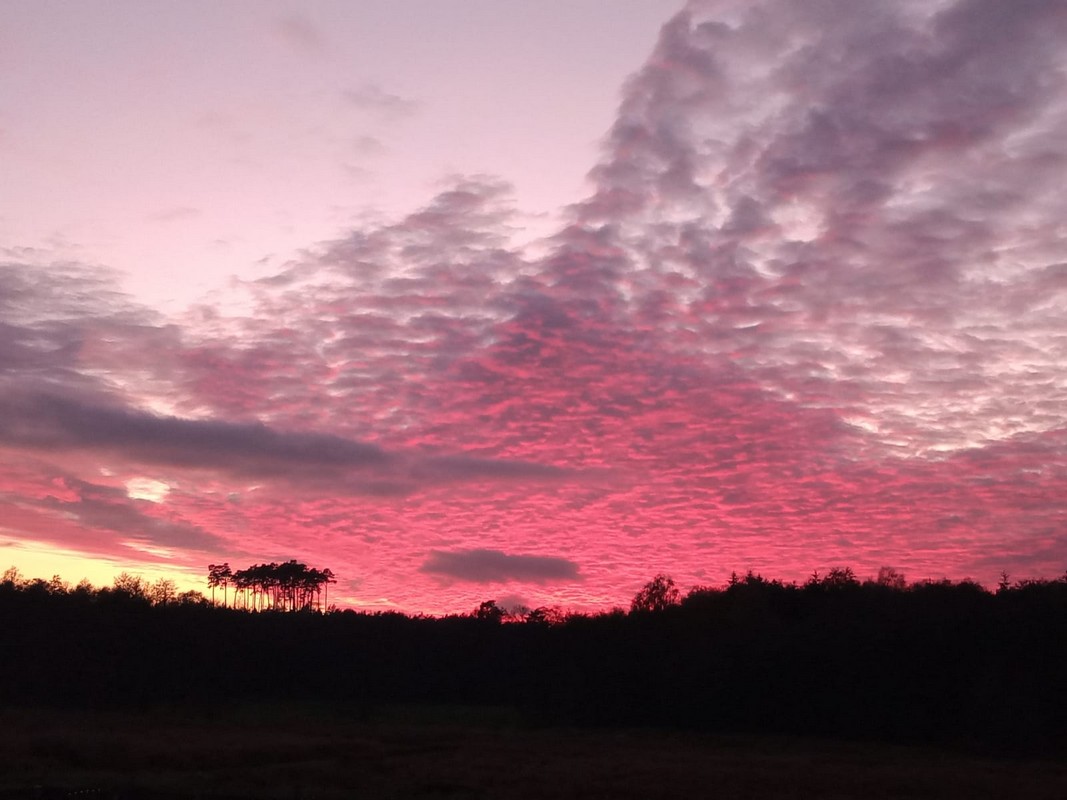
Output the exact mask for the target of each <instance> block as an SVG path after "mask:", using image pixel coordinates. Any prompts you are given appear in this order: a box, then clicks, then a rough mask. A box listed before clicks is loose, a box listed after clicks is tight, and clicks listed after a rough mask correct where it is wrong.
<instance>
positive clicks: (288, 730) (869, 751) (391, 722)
mask: <svg viewBox="0 0 1067 800" xmlns="http://www.w3.org/2000/svg"><path fill="white" fill-rule="evenodd" d="M24 797H25V798H67V797H70V798H75V797H77V798H81V799H82V800H92V799H93V798H122V799H123V800H125V798H130V799H131V800H132V799H133V798H158V800H164V798H166V799H167V800H178V798H278V799H279V800H295V799H296V798H308V799H310V798H363V797H368V798H515V800H526V799H530V800H532V799H533V798H612V800H625V799H626V798H642V800H647V799H648V798H656V797H663V798H668V797H669V798H697V797H708V798H721V799H722V800H734V798H738V799H739V798H761V799H762V798H816V797H817V798H829V799H831V800H832V799H834V798H863V800H883V799H885V800H887V799H888V798H947V797H966V798H972V799H973V800H981V798H998V800H999V798H1003V797H1026V798H1030V799H1031V800H1039V799H1040V798H1049V800H1052V799H1053V798H1056V799H1057V800H1062V798H1064V797H1067V765H1065V764H1064V763H1062V762H1056V761H1052V760H1046V761H1036V760H1014V759H993V758H983V757H979V756H976V755H968V754H962V753H954V752H947V751H940V750H924V749H919V748H908V747H890V746H886V745H873V744H871V745H868V744H854V743H836V742H827V741H818V740H806V739H790V738H770V737H758V738H756V737H753V738H743V737H721V736H706V735H689V734H685V733H680V732H665V731H649V730H624V731H619V730H589V729H572V728H546V727H537V726H530V725H526V724H523V723H522V722H521V721H520V720H518V719H517V718H516V717H515V716H514V715H513V714H511V713H509V712H507V711H506V710H484V709H470V708H393V709H391V710H389V711H387V712H379V713H376V714H373V715H369V714H361V715H352V714H343V713H340V712H336V711H327V710H324V709H321V708H314V707H310V706H302V707H301V706H291V707H281V706H271V707H244V708H227V709H217V710H214V711H196V712H192V711H175V710H172V709H171V710H160V711H157V712H155V713H144V712H71V711H28V710H8V711H2V712H0V798H3V800H9V799H13V798H24Z"/></svg>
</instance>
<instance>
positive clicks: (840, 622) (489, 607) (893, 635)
mask: <svg viewBox="0 0 1067 800" xmlns="http://www.w3.org/2000/svg"><path fill="white" fill-rule="evenodd" d="M231 599H232V598H231ZM284 605H285V607H286V608H291V606H292V604H291V603H290V604H284ZM0 630H2V631H3V640H4V641H3V654H4V657H3V658H2V659H0V703H2V704H3V705H4V706H5V707H7V708H13V707H25V708H41V707H58V708H66V709H71V708H74V709H109V708H118V709H130V708H139V709H145V708H161V707H166V706H174V705H181V706H183V707H189V706H195V707H226V706H231V705H236V704H241V703H248V702H263V701H267V702H271V701H286V702H289V701H298V702H303V701H309V702H315V703H328V704H330V705H331V706H332V707H337V708H343V709H348V710H350V711H351V713H353V714H357V715H358V714H360V713H364V712H366V711H368V710H369V709H373V708H375V707H378V706H382V705H394V704H400V705H404V704H418V705H441V704H460V705H473V706H486V707H497V708H501V707H503V708H508V709H511V710H513V711H515V712H516V713H518V714H520V715H522V717H523V718H524V719H525V720H527V721H528V722H530V723H531V724H534V725H537V724H545V725H556V724H567V725H578V726H589V727H593V728H602V727H605V726H607V727H621V726H646V727H652V728H671V729H680V730H694V731H703V732H712V733H731V734H733V733H740V734H745V733H759V734H788V735H802V736H819V737H832V738H836V739H851V740H875V741H884V742H899V743H908V744H915V743H922V744H926V743H936V744H938V745H946V746H951V747H962V748H969V749H975V750H978V751H983V752H997V753H1006V754H1010V753H1016V752H1018V753H1046V754H1047V753H1053V752H1058V751H1060V750H1061V749H1062V748H1063V746H1064V744H1067V736H1065V732H1067V680H1064V675H1063V667H1064V664H1067V578H1064V579H1060V580H1054V581H1018V582H1014V583H1010V582H1009V581H1008V580H1007V579H1005V580H1004V581H1003V582H1002V584H1001V585H1000V586H999V587H998V588H997V589H995V590H993V591H990V590H986V589H984V588H983V587H981V586H979V585H977V584H974V583H970V582H951V581H940V582H936V581H935V582H929V581H928V582H921V583H914V584H906V583H904V581H903V579H902V578H901V577H900V576H899V575H896V574H894V573H892V572H891V571H883V574H881V575H880V576H879V579H877V580H870V581H865V582H861V581H858V580H857V579H856V578H855V577H854V576H853V573H852V571H851V570H848V569H835V570H831V571H830V572H829V573H828V574H827V575H826V576H818V575H815V576H813V577H812V578H811V579H809V580H808V581H807V582H806V583H804V584H792V583H783V582H780V581H776V580H768V579H764V578H762V577H760V576H758V575H754V574H751V573H749V574H747V575H744V576H737V575H735V576H734V577H732V578H731V580H730V582H729V583H728V585H726V586H724V587H719V588H710V587H696V588H694V589H692V590H690V591H689V592H688V593H683V592H680V591H679V590H678V589H676V588H675V587H674V585H673V582H672V581H671V580H670V579H669V578H667V577H666V576H657V577H656V578H655V579H653V580H652V581H650V582H649V584H648V585H646V587H645V588H644V589H643V590H642V591H641V592H640V593H639V594H638V595H637V596H635V598H634V600H633V603H632V605H631V607H630V608H629V609H626V610H624V609H615V610H613V611H610V612H606V613H599V614H591V615H586V614H574V613H566V612H564V611H562V610H561V609H558V608H539V609H533V610H524V611H522V612H519V613H509V612H506V611H504V610H503V609H501V608H500V607H498V606H497V604H496V603H495V602H493V601H486V602H485V603H483V604H482V605H481V606H480V607H479V608H477V609H474V610H473V611H472V612H471V613H470V614H466V615H457V616H447V617H422V616H407V615H403V614H399V613H361V612H357V611H352V610H344V611H339V610H337V609H334V608H331V609H330V610H329V611H327V612H326V613H320V612H318V611H316V610H314V609H313V608H310V607H309V608H306V609H304V610H297V611H295V612H294V611H291V610H290V611H282V610H269V611H249V610H238V609H234V608H227V607H223V606H221V605H219V604H212V603H211V602H210V601H209V600H207V599H205V598H204V597H203V596H202V595H200V594H199V593H195V592H192V593H186V594H184V595H176V594H175V593H174V592H173V591H160V590H159V587H158V586H157V587H156V590H155V591H153V589H152V587H150V586H147V585H146V584H144V583H143V582H141V581H138V580H136V579H131V578H130V577H129V576H124V578H123V579H121V580H119V581H116V585H115V586H112V587H107V588H99V589H98V588H94V587H91V586H89V585H87V584H84V583H83V584H81V585H80V586H79V587H77V588H74V589H71V588H69V587H68V586H66V585H65V584H63V583H62V581H60V580H58V579H56V580H53V581H50V582H49V581H41V580H24V579H21V578H19V577H18V576H17V575H15V574H13V573H10V572H9V574H8V575H7V576H6V579H5V580H4V581H3V582H2V583H0Z"/></svg>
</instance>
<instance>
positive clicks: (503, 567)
mask: <svg viewBox="0 0 1067 800" xmlns="http://www.w3.org/2000/svg"><path fill="white" fill-rule="evenodd" d="M419 570H420V571H421V572H426V573H429V574H431V575H442V576H445V577H448V578H453V579H455V580H460V581H470V582H472V583H501V582H505V581H519V582H528V583H556V582H567V581H575V580H579V579H580V575H579V574H578V565H577V564H576V563H575V562H573V561H569V560H567V559H565V558H557V557H553V556H519V555H509V554H508V553H503V552H501V551H499V550H459V551H454V552H443V551H436V550H435V551H434V552H432V553H431V554H430V557H429V558H427V559H426V561H425V562H424V563H423V565H422V566H421V567H420V568H419Z"/></svg>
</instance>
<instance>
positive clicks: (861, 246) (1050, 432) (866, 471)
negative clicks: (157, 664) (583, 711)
mask: <svg viewBox="0 0 1067 800" xmlns="http://www.w3.org/2000/svg"><path fill="white" fill-rule="evenodd" d="M0 21H2V24H0V165H2V172H3V174H4V179H3V184H2V186H0V564H11V565H14V566H17V567H19V568H20V569H21V570H22V571H23V572H24V573H27V574H30V575H40V576H43V577H50V576H51V574H52V573H57V572H58V573H59V574H60V575H61V576H62V577H64V578H66V579H68V580H71V581H76V580H77V579H79V578H80V577H83V576H84V577H88V578H89V579H90V580H92V581H93V582H94V583H98V584H106V583H109V582H110V579H111V577H112V576H113V575H114V574H116V573H117V572H119V571H128V572H134V573H139V574H142V575H145V576H147V577H149V578H152V577H158V576H167V577H171V578H174V579H176V580H177V581H178V582H179V584H180V585H182V586H183V587H190V588H201V589H203V588H204V580H205V576H206V571H207V564H209V563H219V562H222V561H227V562H229V563H230V564H231V565H232V566H233V567H234V568H235V569H236V568H240V567H244V566H248V565H250V564H253V563H261V562H265V561H280V560H287V559H290V558H295V559H298V560H302V561H305V562H307V563H309V564H311V565H312V566H316V567H320V568H322V567H329V568H330V569H332V570H333V571H334V573H336V574H337V576H338V578H339V582H338V585H337V586H336V587H333V589H332V591H331V600H332V601H336V602H337V603H338V604H339V605H342V606H351V607H356V608H362V609H368V610H388V609H398V610H402V611H407V612H426V613H435V614H436V613H449V612H457V611H458V612H462V611H469V610H471V609H472V608H473V607H475V606H476V605H477V604H478V603H479V602H481V601H482V600H485V599H489V598H495V599H497V600H498V601H500V602H502V603H504V604H506V605H525V606H529V607H535V606H539V605H551V604H558V605H562V606H566V607H570V608H576V609H588V610H592V609H601V608H608V607H611V606H615V605H626V604H627V603H628V602H629V599H630V598H631V597H632V596H633V595H634V593H635V592H636V591H637V590H638V589H640V587H641V586H642V585H643V584H644V583H645V582H646V581H648V580H649V579H650V578H651V577H653V576H654V575H655V574H657V573H661V572H662V573H667V574H670V575H671V576H673V578H674V579H675V581H676V582H677V583H678V584H679V585H680V586H681V587H683V588H688V587H690V586H694V585H713V586H714V585H721V584H722V583H724V582H725V581H726V579H727V578H728V576H729V575H730V573H731V572H732V571H735V570H736V571H738V572H744V571H747V570H749V569H751V570H754V571H756V572H760V573H762V574H764V575H765V576H766V577H773V578H781V579H784V580H798V581H803V580H804V579H806V578H807V577H808V576H809V575H810V574H811V573H812V572H813V571H815V570H818V571H821V572H825V571H826V570H827V569H829V568H831V567H836V566H850V567H852V568H853V569H854V570H855V572H856V573H857V575H859V576H860V577H867V576H873V575H874V574H875V573H877V571H878V569H879V568H880V567H883V566H890V567H893V568H895V569H897V570H898V571H900V572H902V573H904V575H905V576H906V577H907V578H908V579H909V580H922V579H926V578H930V579H941V578H951V579H953V580H960V579H964V578H970V579H974V580H977V581H980V582H982V583H984V584H986V585H993V584H995V583H996V581H997V580H998V579H999V577H1000V575H1001V573H1002V572H1007V573H1009V575H1011V576H1012V577H1014V578H1040V577H1049V578H1051V577H1057V576H1059V575H1062V574H1063V573H1064V570H1065V569H1067V194H1064V192H1063V190H1062V187H1063V185H1064V177H1065V174H1067V51H1065V50H1064V48H1063V47H1062V42H1063V41H1067V8H1065V7H1064V5H1063V3H1062V2H1057V1H1056V0H1017V2H1013V3H1003V2H1000V0H922V2H918V1H917V0H916V1H914V2H913V1H911V0H902V1H901V2H896V3H884V2H881V1H880V0H811V2H805V3H796V2H794V1H793V0H745V2H740V0H738V2H732V1H731V0H721V1H709V0H693V2H690V3H688V4H684V5H683V4H682V3H679V2H671V3H667V2H658V0H644V1H643V2H641V1H639V0H633V1H632V2H629V1H624V0H567V2H544V3H527V4H519V3H501V2H499V0H492V2H489V1H488V0H464V2H451V1H447V0H446V1H443V2H442V1H440V0H389V1H388V2H376V1H375V0H367V1H366V2H361V3H359V4H351V3H347V2H326V1H325V0H323V1H322V2H310V3H285V2H273V1H272V2H250V1H249V2H236V1H230V2H223V3H206V2H204V3H201V2H190V3H182V4H175V3H153V2H98V1H96V0H90V1H89V2H85V3H78V4H74V5H71V4H68V3H60V2H47V1H45V2H37V1H35V2H29V0H2V2H0Z"/></svg>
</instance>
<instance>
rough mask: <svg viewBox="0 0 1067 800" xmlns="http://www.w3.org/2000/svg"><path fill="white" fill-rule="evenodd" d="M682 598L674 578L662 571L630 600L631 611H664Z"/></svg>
mask: <svg viewBox="0 0 1067 800" xmlns="http://www.w3.org/2000/svg"><path fill="white" fill-rule="evenodd" d="M681 600H682V593H681V592H680V591H678V589H677V587H676V586H675V585H674V579H673V578H671V577H670V576H668V575H664V574H663V573H660V574H659V575H657V576H656V577H655V578H653V579H652V580H650V581H649V582H648V583H646V584H645V585H644V587H643V588H642V589H641V591H639V592H638V593H637V594H636V595H634V599H633V600H631V601H630V612H631V613H633V612H635V611H637V612H641V611H663V610H664V609H665V608H669V607H670V606H676V605H678V603H680V602H681Z"/></svg>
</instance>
